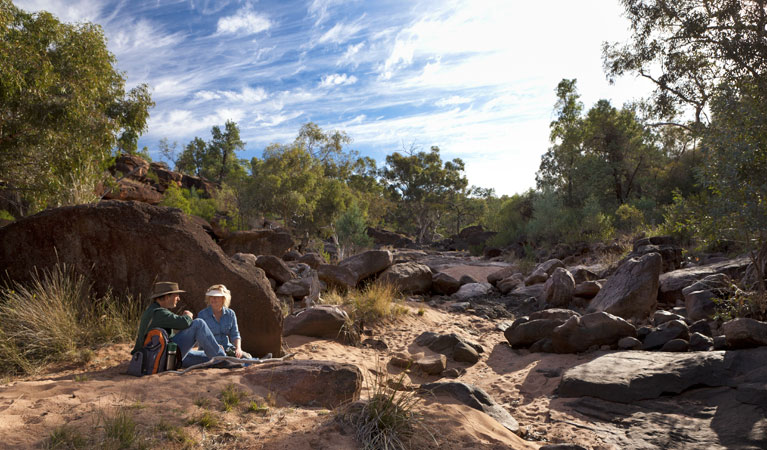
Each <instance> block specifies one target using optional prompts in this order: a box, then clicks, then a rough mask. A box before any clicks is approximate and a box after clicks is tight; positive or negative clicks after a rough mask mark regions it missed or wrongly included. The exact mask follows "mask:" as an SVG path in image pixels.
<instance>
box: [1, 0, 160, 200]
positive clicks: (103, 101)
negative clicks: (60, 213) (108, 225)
mask: <svg viewBox="0 0 767 450" xmlns="http://www.w3.org/2000/svg"><path fill="white" fill-rule="evenodd" d="M0 61H3V63H2V64H0V104H2V105H3V108H2V109H1V110H0V179H3V180H4V181H6V182H7V183H8V188H11V189H18V190H19V192H20V193H21V194H22V195H23V196H24V198H25V199H26V200H27V201H28V202H30V204H31V211H37V210H39V209H42V208H44V207H46V206H58V205H65V204H75V203H81V202H88V201H95V200H97V199H98V198H97V197H96V196H95V194H94V192H95V190H96V185H97V184H98V182H99V181H101V179H102V178H103V172H104V169H105V168H106V165H107V163H108V160H109V158H110V155H111V150H112V149H113V148H114V147H117V148H118V149H120V150H123V151H128V152H134V151H135V150H136V141H137V139H138V136H139V135H140V134H141V133H142V132H143V131H144V130H145V129H146V122H147V118H148V109H149V108H150V107H151V106H152V105H153V103H152V101H151V99H150V95H149V88H148V87H147V86H146V85H139V86H137V87H136V88H134V89H132V90H131V91H129V92H127V93H126V92H125V79H124V77H123V75H122V74H121V73H120V72H119V71H118V70H117V69H116V67H115V65H116V61H115V58H114V56H113V55H112V54H111V53H110V52H109V51H108V50H107V46H106V40H105V38H104V34H103V31H102V29H101V27H99V26H98V25H95V24H92V23H87V22H85V23H78V24H65V23H61V22H59V21H58V20H57V19H56V18H55V17H54V16H53V15H51V14H50V13H47V12H39V13H34V14H30V13H26V12H24V11H22V10H20V9H18V8H16V7H15V6H14V5H13V4H12V3H11V2H10V1H9V0H0ZM24 214H26V212H25V213H24Z"/></svg>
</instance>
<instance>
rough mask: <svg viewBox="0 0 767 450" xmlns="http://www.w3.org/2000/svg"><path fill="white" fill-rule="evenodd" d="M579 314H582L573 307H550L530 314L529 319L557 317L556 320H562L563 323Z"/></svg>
mask: <svg viewBox="0 0 767 450" xmlns="http://www.w3.org/2000/svg"><path fill="white" fill-rule="evenodd" d="M579 316H580V314H578V313H577V312H575V311H573V310H572V309H562V308H549V309H542V310H540V311H536V312H534V313H532V314H530V316H529V320H537V319H555V320H561V321H562V323H564V322H566V321H567V319H569V318H570V317H579Z"/></svg>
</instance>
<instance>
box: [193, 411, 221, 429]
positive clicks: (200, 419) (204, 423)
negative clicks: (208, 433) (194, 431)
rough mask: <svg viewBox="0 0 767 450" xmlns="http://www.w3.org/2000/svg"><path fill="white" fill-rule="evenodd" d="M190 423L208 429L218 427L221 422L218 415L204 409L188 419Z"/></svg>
mask: <svg viewBox="0 0 767 450" xmlns="http://www.w3.org/2000/svg"><path fill="white" fill-rule="evenodd" d="M189 424H190V425H199V426H200V427H201V428H203V429H205V430H210V429H213V428H218V427H219V425H220V424H221V421H220V420H219V418H218V416H216V415H215V414H213V413H212V412H210V411H205V412H203V413H202V414H200V415H199V416H197V417H195V418H193V419H190V420H189Z"/></svg>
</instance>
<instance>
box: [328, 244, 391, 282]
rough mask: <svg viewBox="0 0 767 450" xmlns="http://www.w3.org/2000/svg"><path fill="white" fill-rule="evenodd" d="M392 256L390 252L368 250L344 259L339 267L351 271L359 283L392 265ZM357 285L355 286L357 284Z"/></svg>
mask: <svg viewBox="0 0 767 450" xmlns="http://www.w3.org/2000/svg"><path fill="white" fill-rule="evenodd" d="M392 262H393V259H392V254H391V252H390V251H388V250H368V251H366V252H362V253H360V254H358V255H354V256H350V257H349V258H346V259H344V260H343V261H341V262H340V263H338V265H339V266H340V267H346V268H347V269H349V270H351V271H352V273H353V274H354V275H355V276H356V278H357V281H356V283H359V282H360V281H362V280H363V279H365V278H367V277H369V276H371V275H375V274H377V273H381V272H383V271H384V270H386V268H388V267H389V266H391V265H392ZM356 283H355V284H356Z"/></svg>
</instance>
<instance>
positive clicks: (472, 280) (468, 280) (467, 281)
mask: <svg viewBox="0 0 767 450" xmlns="http://www.w3.org/2000/svg"><path fill="white" fill-rule="evenodd" d="M458 283H460V284H461V286H463V285H464V284H470V283H479V280H477V279H476V278H474V277H473V276H471V275H461V278H459V279H458Z"/></svg>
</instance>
